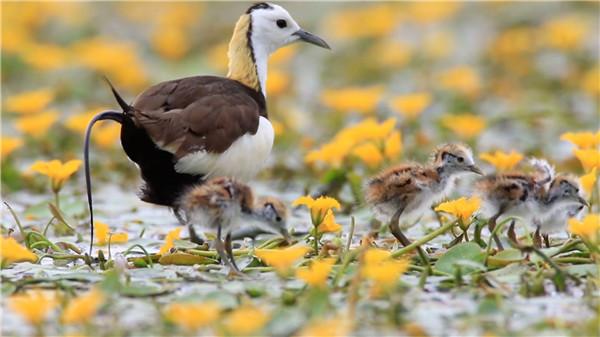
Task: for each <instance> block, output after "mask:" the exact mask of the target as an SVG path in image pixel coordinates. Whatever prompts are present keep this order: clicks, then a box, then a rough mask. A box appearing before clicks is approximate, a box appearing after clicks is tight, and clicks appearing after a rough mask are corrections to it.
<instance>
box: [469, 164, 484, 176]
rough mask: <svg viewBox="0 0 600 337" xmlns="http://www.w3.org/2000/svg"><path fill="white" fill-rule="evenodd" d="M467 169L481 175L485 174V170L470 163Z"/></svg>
mask: <svg viewBox="0 0 600 337" xmlns="http://www.w3.org/2000/svg"><path fill="white" fill-rule="evenodd" d="M467 169H468V170H469V171H471V172H473V173H477V174H479V175H483V172H482V171H481V169H480V168H479V167H477V166H475V165H470V166H469V167H468V168H467Z"/></svg>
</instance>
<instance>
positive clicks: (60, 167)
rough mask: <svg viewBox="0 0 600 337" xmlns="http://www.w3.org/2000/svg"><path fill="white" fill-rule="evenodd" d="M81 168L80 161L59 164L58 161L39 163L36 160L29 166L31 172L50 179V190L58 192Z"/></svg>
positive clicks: (74, 160)
mask: <svg viewBox="0 0 600 337" xmlns="http://www.w3.org/2000/svg"><path fill="white" fill-rule="evenodd" d="M79 166H81V160H78V159H73V160H69V161H68V162H65V163H61V162H60V160H56V159H55V160H51V161H41V160H38V161H36V162H35V163H33V165H31V168H30V169H31V170H33V171H35V172H37V173H40V174H43V175H45V176H47V177H48V178H50V181H51V183H52V190H53V191H54V192H58V191H60V189H61V188H62V185H63V184H64V182H65V181H66V180H67V179H68V178H69V177H70V176H72V175H73V173H75V172H77V170H78V169H79Z"/></svg>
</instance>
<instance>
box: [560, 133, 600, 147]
mask: <svg viewBox="0 0 600 337" xmlns="http://www.w3.org/2000/svg"><path fill="white" fill-rule="evenodd" d="M560 139H561V140H565V141H567V142H570V143H572V144H573V145H575V146H577V147H578V148H580V149H591V148H596V147H598V145H600V131H598V132H596V133H593V132H567V133H563V134H562V135H561V136H560Z"/></svg>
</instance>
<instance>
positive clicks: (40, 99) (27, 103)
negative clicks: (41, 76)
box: [6, 89, 54, 114]
mask: <svg viewBox="0 0 600 337" xmlns="http://www.w3.org/2000/svg"><path fill="white" fill-rule="evenodd" d="M52 99H54V92H53V91H52V90H50V89H39V90H33V91H28V92H24V93H21V94H19V95H14V96H10V97H8V98H7V99H6V110H8V111H12V112H18V113H21V114H32V113H35V112H41V111H42V110H44V109H45V108H46V107H47V106H48V104H49V103H50V102H51V101H52Z"/></svg>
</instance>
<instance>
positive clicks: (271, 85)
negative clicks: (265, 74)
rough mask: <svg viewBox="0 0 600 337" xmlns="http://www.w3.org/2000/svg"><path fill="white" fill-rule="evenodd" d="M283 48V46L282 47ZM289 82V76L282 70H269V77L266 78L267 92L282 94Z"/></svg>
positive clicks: (275, 94) (274, 94)
mask: <svg viewBox="0 0 600 337" xmlns="http://www.w3.org/2000/svg"><path fill="white" fill-rule="evenodd" d="M284 49H285V48H284ZM289 84H290V77H289V76H288V75H287V74H286V73H285V72H283V71H281V70H277V69H272V70H269V79H268V80H267V93H268V94H269V95H272V96H277V95H281V94H283V93H284V92H285V91H286V90H287V88H288V86H289Z"/></svg>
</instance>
